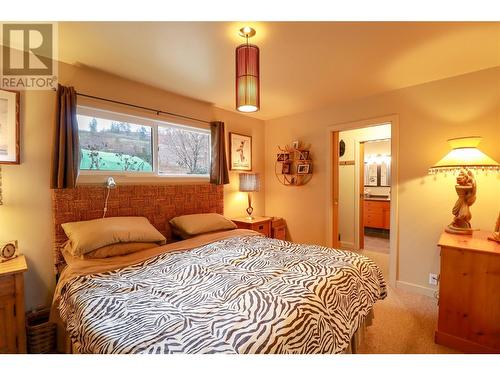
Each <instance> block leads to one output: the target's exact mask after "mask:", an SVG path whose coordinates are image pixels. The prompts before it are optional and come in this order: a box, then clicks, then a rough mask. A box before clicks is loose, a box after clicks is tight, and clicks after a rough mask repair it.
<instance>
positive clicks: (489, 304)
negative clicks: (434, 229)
mask: <svg viewBox="0 0 500 375" xmlns="http://www.w3.org/2000/svg"><path fill="white" fill-rule="evenodd" d="M489 234H491V233H488V232H485V231H475V232H473V234H472V236H468V235H457V234H450V233H446V232H444V233H443V234H442V235H441V238H440V239H439V243H438V246H440V248H441V273H440V279H439V318H438V327H437V331H436V335H435V341H436V343H438V344H441V345H445V346H448V347H450V348H454V349H457V350H460V351H463V352H465V353H500V245H499V244H498V243H496V242H494V241H489V240H488V239H487V236H488V235H489Z"/></svg>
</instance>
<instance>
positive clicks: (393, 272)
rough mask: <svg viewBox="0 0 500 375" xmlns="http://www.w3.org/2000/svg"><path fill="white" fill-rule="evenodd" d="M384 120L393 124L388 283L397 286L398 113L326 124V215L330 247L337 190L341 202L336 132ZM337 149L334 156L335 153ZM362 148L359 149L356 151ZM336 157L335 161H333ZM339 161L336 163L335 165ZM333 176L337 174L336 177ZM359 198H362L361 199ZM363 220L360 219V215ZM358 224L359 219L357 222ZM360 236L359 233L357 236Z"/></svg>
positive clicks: (363, 126)
mask: <svg viewBox="0 0 500 375" xmlns="http://www.w3.org/2000/svg"><path fill="white" fill-rule="evenodd" d="M383 124H390V125H391V229H390V231H391V236H390V253H389V285H390V286H392V287H396V281H397V280H398V279H399V215H398V212H399V208H398V205H399V169H398V168H399V115H397V114H389V115H385V116H379V117H373V118H368V119H363V120H358V121H351V122H345V123H339V124H334V125H331V126H328V127H327V133H328V137H327V139H328V140H329V141H330V145H329V149H330V157H329V158H328V159H327V164H328V165H327V172H328V184H329V188H328V189H327V194H328V196H327V200H326V202H327V203H328V214H327V215H328V217H327V223H328V227H327V233H328V234H327V241H328V245H329V246H330V247H335V246H334V243H335V241H334V238H333V232H334V227H335V228H336V230H337V237H336V238H337V239H338V221H339V218H338V205H337V207H336V208H335V209H334V194H333V193H334V192H335V191H336V192H337V204H338V136H337V142H336V144H335V143H334V142H333V141H334V138H335V137H334V136H333V135H332V134H334V133H335V132H337V133H336V134H337V135H338V132H341V131H345V130H353V129H359V128H368V127H372V126H378V125H383ZM335 152H336V153H337V157H336V158H335V156H334V154H335ZM357 152H359V150H358V151H357ZM335 160H336V163H334V161H335ZM335 164H336V167H335ZM334 176H335V177H336V178H335V180H334ZM334 181H336V182H334ZM358 202H359V199H358ZM360 220H361V219H360ZM358 225H359V223H358ZM358 237H359V236H358ZM336 244H337V247H338V241H337V243H336Z"/></svg>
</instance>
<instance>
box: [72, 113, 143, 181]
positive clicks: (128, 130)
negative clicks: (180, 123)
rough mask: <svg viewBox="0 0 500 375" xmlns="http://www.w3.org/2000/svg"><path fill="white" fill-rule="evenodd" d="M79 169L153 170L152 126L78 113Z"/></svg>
mask: <svg viewBox="0 0 500 375" xmlns="http://www.w3.org/2000/svg"><path fill="white" fill-rule="evenodd" d="M77 120H78V134H79V140H80V153H81V154H80V157H81V160H80V169H81V170H96V171H122V172H153V153H152V144H153V137H152V127H151V126H146V125H141V124H134V123H129V122H123V121H115V120H110V119H104V118H100V117H94V116H89V115H82V114H78V115H77Z"/></svg>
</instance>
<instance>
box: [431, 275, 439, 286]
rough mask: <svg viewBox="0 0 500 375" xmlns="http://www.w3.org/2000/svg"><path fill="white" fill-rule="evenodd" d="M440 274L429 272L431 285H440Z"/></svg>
mask: <svg viewBox="0 0 500 375" xmlns="http://www.w3.org/2000/svg"><path fill="white" fill-rule="evenodd" d="M438 280H439V276H438V275H437V274H435V273H430V274H429V284H430V285H438Z"/></svg>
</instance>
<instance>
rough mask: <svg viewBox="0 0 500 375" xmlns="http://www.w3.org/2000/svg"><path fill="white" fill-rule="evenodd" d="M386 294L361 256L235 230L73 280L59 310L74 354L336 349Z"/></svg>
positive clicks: (378, 276) (372, 267)
mask: <svg viewBox="0 0 500 375" xmlns="http://www.w3.org/2000/svg"><path fill="white" fill-rule="evenodd" d="M385 295H386V285H385V281H384V279H383V277H382V274H381V272H380V270H379V268H378V267H377V266H376V265H375V264H374V263H373V262H372V261H371V260H370V259H368V258H366V257H363V256H361V255H358V254H355V253H351V252H348V251H340V250H334V249H330V248H326V247H321V246H315V245H299V244H294V243H291V242H285V241H280V240H274V239H269V238H266V237H262V236H238V237H231V238H228V239H224V240H220V241H217V242H213V243H209V244H207V245H204V246H201V247H198V248H195V249H192V250H187V251H174V252H170V253H165V254H161V255H159V256H156V257H154V258H151V259H149V260H147V261H144V262H142V263H140V264H136V265H133V266H128V267H125V268H121V269H119V270H115V271H110V272H104V273H100V274H93V275H87V276H80V277H76V278H74V279H71V280H70V281H69V282H68V283H67V284H66V285H65V286H64V288H63V291H62V293H61V302H60V315H61V317H62V319H63V320H64V321H65V322H66V325H67V330H68V333H69V334H70V336H71V338H72V341H73V344H74V347H75V349H76V350H77V351H78V352H80V353H340V352H342V351H343V350H344V349H345V348H347V346H348V345H349V341H350V338H351V336H352V335H353V334H354V332H355V331H356V329H357V328H358V326H359V324H360V323H361V321H362V319H363V318H364V317H365V316H366V315H367V314H368V313H369V311H370V309H371V308H372V305H373V304H374V303H375V302H376V301H377V300H378V299H383V298H385Z"/></svg>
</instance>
